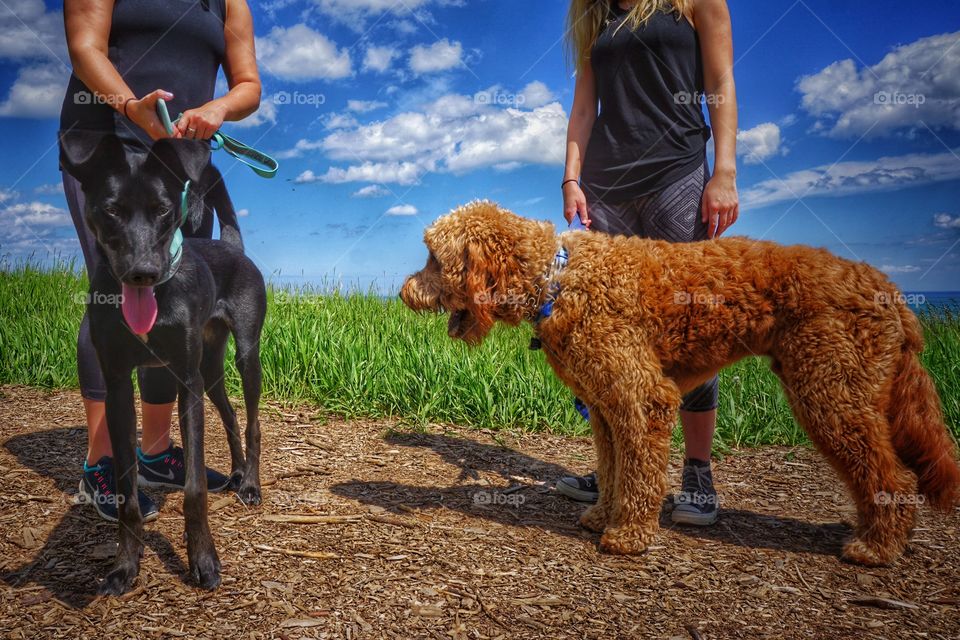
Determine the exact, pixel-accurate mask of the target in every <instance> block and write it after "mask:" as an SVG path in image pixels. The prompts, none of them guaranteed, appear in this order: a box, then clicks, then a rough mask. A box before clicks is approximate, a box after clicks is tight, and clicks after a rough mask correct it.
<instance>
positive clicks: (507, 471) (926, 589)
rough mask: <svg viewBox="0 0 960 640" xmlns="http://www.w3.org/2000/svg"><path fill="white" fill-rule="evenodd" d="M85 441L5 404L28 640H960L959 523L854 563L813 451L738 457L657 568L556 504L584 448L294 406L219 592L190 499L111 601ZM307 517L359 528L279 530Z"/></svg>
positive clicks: (10, 610)
mask: <svg viewBox="0 0 960 640" xmlns="http://www.w3.org/2000/svg"><path fill="white" fill-rule="evenodd" d="M82 424H83V422H82V411H81V407H80V401H79V397H78V395H77V394H76V393H74V392H58V393H51V394H48V393H44V392H40V391H36V390H32V389H25V388H12V387H3V388H0V445H2V446H0V575H2V578H3V580H2V581H0V630H2V631H0V632H5V633H6V634H7V635H8V636H9V637H16V638H20V637H65V638H80V637H104V638H108V637H109V638H115V637H127V636H129V637H139V638H151V637H156V638H160V637H177V636H181V637H204V638H211V639H213V638H218V639H221V638H230V639H233V638H241V637H243V638H274V637H277V638H301V637H306V638H315V637H328V638H340V637H344V638H378V637H393V638H445V639H447V640H449V639H450V638H454V639H456V638H494V637H503V638H551V639H553V638H618V637H625V638H626V637H637V638H641V637H653V638H671V637H677V638H739V637H744V638H763V637H770V638H791V637H796V638H811V637H842V638H867V637H870V638H874V637H887V638H911V637H918V638H919V637H924V638H947V637H949V638H956V637H960V559H958V557H957V556H958V553H957V552H958V551H960V511H955V512H954V513H952V514H950V515H949V516H943V515H940V514H935V513H931V512H929V511H928V510H926V509H924V510H922V514H921V518H920V522H919V525H918V529H917V531H916V533H915V534H914V541H913V543H912V544H911V546H910V548H909V550H908V552H907V554H906V556H905V557H904V558H903V559H902V560H901V561H900V562H899V563H898V564H897V565H896V566H895V567H893V568H891V569H863V568H860V567H855V566H851V565H847V564H844V563H842V562H840V561H839V560H838V558H837V552H838V550H839V548H840V544H841V541H842V540H843V538H844V536H845V535H846V534H847V533H848V532H849V527H848V525H847V524H844V523H845V522H849V520H850V519H851V517H852V515H853V511H852V509H851V507H850V506H849V504H848V501H847V499H846V497H845V496H844V493H843V490H842V487H841V486H840V484H839V483H838V481H837V479H836V477H835V475H834V474H833V473H832V472H831V471H830V470H829V468H828V467H827V466H826V465H825V464H824V463H823V462H822V460H821V459H820V458H819V456H818V455H817V454H816V453H815V452H813V451H810V450H805V449H796V450H791V451H788V450H785V449H774V448H767V449H762V450H748V451H742V452H737V453H736V454H735V455H733V456H729V457H727V458H726V459H725V460H723V461H722V462H721V463H719V464H718V465H717V467H716V471H715V473H716V477H717V480H718V490H719V491H720V493H721V499H722V506H723V514H722V520H721V522H720V523H719V524H718V525H717V526H715V527H713V528H711V529H706V530H702V529H694V530H691V529H687V528H672V527H671V525H670V523H669V519H668V517H667V516H666V515H664V517H663V518H662V524H663V527H664V530H663V531H662V533H661V535H660V539H659V541H658V544H657V546H656V547H655V548H654V549H653V550H652V551H651V552H650V553H649V554H648V555H646V556H644V557H641V558H624V557H616V556H610V555H605V554H601V553H598V551H597V537H596V536H595V535H593V534H589V533H587V532H585V531H583V530H581V529H579V528H578V527H577V526H576V518H577V515H578V513H579V512H580V510H581V507H580V506H578V505H576V504H574V503H571V502H570V501H568V500H566V499H564V498H562V497H560V496H557V495H556V494H555V493H554V492H553V491H552V489H551V488H550V487H551V485H552V481H553V480H554V479H555V478H556V477H557V476H559V475H561V474H563V473H566V472H570V471H576V472H583V471H586V470H588V469H589V468H590V464H591V460H592V458H593V452H592V449H591V446H590V443H589V441H588V440H585V439H568V438H561V437H557V436H545V435H536V436H531V435H524V436H520V437H517V436H512V435H508V434H499V435H498V434H493V433H483V432H476V431H468V430H465V429H455V428H442V427H437V428H433V429H430V430H429V431H428V432H426V433H412V432H407V431H404V430H402V429H400V428H399V427H397V426H396V425H392V424H389V423H383V422H381V423H372V422H344V421H340V420H329V421H327V420H325V419H324V418H323V416H321V415H318V414H316V413H315V412H314V411H312V410H311V409H302V408H284V407H280V406H276V405H267V406H266V407H265V410H264V434H265V437H264V441H265V449H266V452H267V453H266V455H265V458H264V477H265V478H266V479H267V481H268V482H269V481H272V482H273V483H272V484H270V486H268V487H265V492H264V504H263V505H262V506H260V507H259V508H252V509H250V508H246V507H244V506H243V505H241V504H240V503H239V502H237V501H236V500H235V499H234V498H233V497H232V496H226V497H224V496H214V497H212V498H211V504H212V507H211V511H212V513H211V526H212V527H213V531H214V537H215V539H216V541H217V545H218V549H219V553H220V559H221V561H222V563H223V567H224V571H223V576H224V577H223V585H222V586H221V587H220V589H219V590H217V591H215V592H213V593H206V592H201V591H199V590H198V589H195V588H193V587H192V586H190V585H188V584H185V583H184V575H185V563H186V556H185V545H184V544H183V542H182V533H183V523H182V517H181V514H180V509H181V505H182V496H181V494H178V493H169V494H154V495H155V496H156V497H159V498H161V499H162V500H163V506H162V510H161V516H160V519H159V520H158V521H156V522H154V523H151V524H149V525H147V535H146V540H145V542H146V551H145V555H144V561H143V566H142V570H141V573H140V578H139V581H138V583H137V586H136V588H135V590H134V591H133V592H131V593H130V594H128V595H127V596H124V597H122V598H119V599H103V598H95V597H94V592H95V588H96V583H97V580H98V579H99V578H101V577H102V576H103V575H104V574H105V573H106V572H107V570H108V567H109V565H110V556H111V555H112V545H113V541H114V539H115V535H116V529H115V526H112V525H109V524H106V523H102V522H101V521H99V520H98V519H97V518H96V517H95V516H94V515H92V512H91V510H90V509H89V508H88V507H84V506H78V505H74V504H73V495H74V494H75V493H76V485H77V482H78V480H79V475H78V472H79V469H78V467H79V464H80V460H81V457H82V455H83V449H84V447H85V431H84V430H83V428H82ZM207 424H208V435H207V443H208V451H209V455H208V462H209V463H210V464H211V465H212V466H217V467H219V468H221V469H224V470H225V469H226V467H227V460H228V457H227V454H226V442H225V439H224V437H223V435H222V431H221V427H220V424H219V421H217V420H215V419H214V416H213V415H212V414H211V413H208V423H207ZM678 462H679V460H678V459H676V458H675V459H674V460H673V462H672V465H671V480H672V481H674V482H675V481H676V479H677V476H678ZM293 514H312V515H317V514H322V515H336V516H340V517H342V516H352V517H351V518H347V519H345V521H341V522H334V523H328V524H291V523H284V522H277V521H275V520H276V516H282V515H293ZM291 551H292V552H309V553H314V552H317V553H316V554H315V555H318V556H320V557H314V558H309V557H297V556H294V555H289V552H291ZM861 598H887V599H890V600H895V601H901V602H902V603H903V604H902V605H901V607H898V608H895V609H882V608H877V607H876V606H866V605H863V604H857V603H855V601H856V600H857V599H861Z"/></svg>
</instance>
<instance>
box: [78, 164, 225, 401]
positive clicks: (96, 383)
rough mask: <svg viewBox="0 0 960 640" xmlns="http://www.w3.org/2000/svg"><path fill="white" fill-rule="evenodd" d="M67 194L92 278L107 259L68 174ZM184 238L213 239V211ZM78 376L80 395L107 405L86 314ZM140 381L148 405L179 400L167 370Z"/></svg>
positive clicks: (151, 370) (146, 370) (142, 373)
mask: <svg viewBox="0 0 960 640" xmlns="http://www.w3.org/2000/svg"><path fill="white" fill-rule="evenodd" d="M61 175H62V176H63V193H64V195H65V196H66V199H67V207H68V208H69V209H70V217H71V218H73V226H74V227H76V229H77V238H79V239H80V249H81V250H82V251H83V262H84V264H85V265H86V267H87V277H88V278H91V277H92V276H93V274H94V273H95V272H96V270H97V266H98V265H99V264H100V261H101V260H102V259H103V258H102V256H101V255H100V251H99V250H98V249H97V243H96V239H95V238H94V236H93V232H92V231H90V228H89V227H87V224H86V222H85V221H84V213H83V210H84V197H83V190H82V189H81V188H80V183H79V182H78V181H77V179H76V178H74V177H73V176H71V175H70V174H69V173H67V172H66V171H62V172H61ZM184 235H185V236H188V237H194V238H210V237H212V236H213V215H212V214H211V212H210V211H209V210H207V211H206V213H205V214H204V217H203V223H202V224H201V225H200V228H199V229H198V230H197V231H196V232H193V233H190V232H189V230H188V229H184ZM77 375H78V376H79V378H80V394H81V395H82V396H83V397H84V398H85V399H87V400H94V401H97V402H103V401H104V400H106V398H107V385H106V384H105V383H104V381H103V373H102V372H101V371H100V362H99V361H98V360H97V351H96V349H94V348H93V342H92V341H91V340H90V317H89V316H88V314H87V312H86V311H84V313H83V320H82V321H81V322H80V333H79V335H78V336H77ZM137 381H138V383H139V385H140V397H141V398H142V400H143V401H144V402H146V403H148V404H167V403H170V402H174V401H175V400H176V399H177V379H176V377H175V376H174V375H173V374H172V373H171V372H170V371H169V370H167V368H166V367H143V368H141V369H138V370H137Z"/></svg>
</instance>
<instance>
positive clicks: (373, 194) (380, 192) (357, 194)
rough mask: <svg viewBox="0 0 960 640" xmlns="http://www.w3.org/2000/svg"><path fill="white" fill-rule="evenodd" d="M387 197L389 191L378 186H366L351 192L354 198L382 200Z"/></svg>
mask: <svg viewBox="0 0 960 640" xmlns="http://www.w3.org/2000/svg"><path fill="white" fill-rule="evenodd" d="M388 195H390V191H389V190H388V189H385V188H383V187H382V186H380V185H379V184H368V185H367V186H365V187H361V188H360V189H358V190H356V191H354V192H353V197H354V198H383V197H384V196H388Z"/></svg>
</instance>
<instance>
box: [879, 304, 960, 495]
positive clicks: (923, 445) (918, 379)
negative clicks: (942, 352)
mask: <svg viewBox="0 0 960 640" xmlns="http://www.w3.org/2000/svg"><path fill="white" fill-rule="evenodd" d="M900 317H901V321H902V323H903V328H904V332H905V333H906V345H905V348H904V351H903V356H902V357H901V360H900V364H899V366H898V371H897V374H896V378H895V379H894V381H893V389H892V391H891V395H890V405H889V410H888V413H889V416H888V417H889V420H890V428H891V439H892V441H893V446H894V448H895V449H896V451H897V455H899V456H900V459H901V460H902V461H903V463H904V464H906V465H907V466H908V467H909V468H910V469H912V470H913V472H914V473H916V474H917V478H918V490H919V492H920V493H921V494H922V495H923V496H924V497H925V498H926V501H927V503H929V504H930V505H931V506H934V507H937V508H939V509H942V510H947V509H950V508H952V507H953V505H955V504H956V503H957V500H958V498H960V467H958V466H957V454H956V449H955V447H954V444H953V440H952V439H951V437H950V434H949V433H948V432H947V426H946V423H945V422H944V418H943V409H942V408H941V406H940V397H939V396H938V395H937V389H936V387H935V386H934V384H933V380H932V379H931V378H930V375H929V374H928V373H927V371H926V369H924V368H923V365H922V364H921V363H920V358H918V357H917V353H918V352H919V351H920V350H921V349H922V348H923V334H922V329H921V327H920V322H919V321H918V320H917V317H916V316H915V315H914V314H913V312H912V311H910V310H909V309H907V308H906V307H904V308H903V309H901V312H900Z"/></svg>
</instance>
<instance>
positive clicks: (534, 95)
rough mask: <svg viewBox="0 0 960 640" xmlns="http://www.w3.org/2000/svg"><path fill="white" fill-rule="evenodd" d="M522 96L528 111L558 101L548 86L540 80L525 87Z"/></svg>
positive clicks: (523, 104) (523, 103)
mask: <svg viewBox="0 0 960 640" xmlns="http://www.w3.org/2000/svg"><path fill="white" fill-rule="evenodd" d="M520 95H521V96H522V97H523V102H522V106H524V107H526V108H527V109H535V108H537V107H542V106H544V105H547V104H550V103H551V102H553V101H554V100H556V99H557V98H556V96H554V95H553V92H552V91H550V89H549V88H548V87H547V85H545V84H544V83H542V82H540V81H539V80H534V81H533V82H531V83H530V84H528V85H527V86H525V87H524V88H523V90H522V91H521V92H520Z"/></svg>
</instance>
